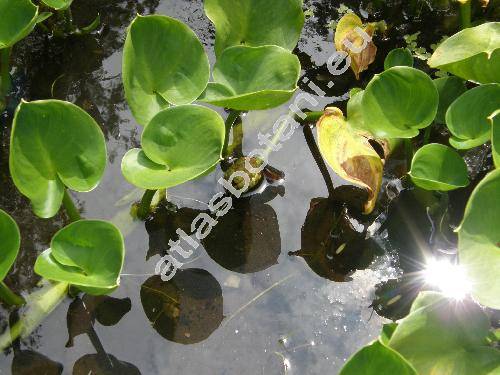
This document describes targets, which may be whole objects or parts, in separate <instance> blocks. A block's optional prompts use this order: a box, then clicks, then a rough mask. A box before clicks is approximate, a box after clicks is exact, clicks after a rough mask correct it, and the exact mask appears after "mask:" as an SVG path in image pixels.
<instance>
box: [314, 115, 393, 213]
mask: <svg viewBox="0 0 500 375" xmlns="http://www.w3.org/2000/svg"><path fill="white" fill-rule="evenodd" d="M317 128H318V142H319V149H320V151H321V154H322V155H323V157H324V158H325V160H326V161H327V163H328V164H329V165H330V167H332V168H333V170H334V171H335V173H337V174H338V175H339V176H340V177H342V178H343V179H345V180H347V181H349V182H351V183H353V184H354V185H356V186H358V187H361V188H363V189H366V190H367V191H368V202H366V204H365V207H364V212H365V213H370V212H372V211H373V209H374V207H375V203H376V201H377V197H378V193H379V191H380V186H381V184H382V174H383V169H384V164H383V162H382V159H381V158H380V156H379V155H378V154H377V152H376V151H375V150H374V149H373V147H372V146H371V145H370V142H369V139H368V138H366V137H364V136H362V135H360V134H359V133H356V132H355V131H354V130H353V129H352V128H351V127H350V126H349V124H348V123H347V122H346V121H345V119H344V116H343V115H342V112H341V111H340V110H339V109H338V108H329V109H327V111H326V112H325V115H324V116H323V117H322V118H321V119H320V120H319V121H318V124H317Z"/></svg>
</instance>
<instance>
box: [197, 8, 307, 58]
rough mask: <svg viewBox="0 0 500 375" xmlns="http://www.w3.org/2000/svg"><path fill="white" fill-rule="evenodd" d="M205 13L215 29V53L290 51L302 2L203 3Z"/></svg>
mask: <svg viewBox="0 0 500 375" xmlns="http://www.w3.org/2000/svg"><path fill="white" fill-rule="evenodd" d="M204 3H205V13H206V14H207V17H208V18H209V19H210V20H211V21H212V22H213V23H214V25H215V31H216V34H215V53H216V55H217V57H219V56H220V55H221V54H222V52H223V51H224V50H225V49H226V48H228V47H232V46H236V45H246V46H251V47H259V46H264V45H276V46H279V47H283V48H286V49H288V50H290V51H291V50H293V49H294V48H295V46H296V45H297V42H298V41H299V37H300V33H301V31H302V26H303V25H304V12H303V11H302V0H273V1H269V0H205V2H204Z"/></svg>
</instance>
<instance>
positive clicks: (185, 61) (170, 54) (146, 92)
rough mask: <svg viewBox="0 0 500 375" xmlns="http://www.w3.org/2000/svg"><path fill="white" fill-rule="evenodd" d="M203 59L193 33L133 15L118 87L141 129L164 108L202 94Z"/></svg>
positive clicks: (207, 71)
mask: <svg viewBox="0 0 500 375" xmlns="http://www.w3.org/2000/svg"><path fill="white" fill-rule="evenodd" d="M209 74H210V66H209V63H208V57H207V55H206V53H205V50H204V48H203V45H202V44H201V42H200V41H199V39H198V37H197V36H196V34H195V33H194V32H193V31H192V30H191V29H190V28H189V27H188V26H186V25H185V24H183V23H182V22H180V21H178V20H176V19H173V18H170V17H166V16H159V15H153V16H145V17H142V16H137V17H136V18H135V19H134V21H132V23H131V24H130V26H129V29H128V33H127V39H126V41H125V47H124V50H123V86H124V88H125V97H126V98H127V102H128V104H129V105H130V108H131V109H132V113H133V115H134V117H135V119H136V120H137V122H138V123H139V124H141V125H147V123H148V122H149V121H150V120H151V119H152V118H153V117H154V116H155V115H156V114H157V113H158V112H160V111H161V110H162V109H164V108H166V107H167V106H168V105H169V104H175V105H180V104H188V103H191V102H193V101H194V100H195V99H196V98H197V97H198V96H200V94H201V93H202V92H203V90H205V87H206V86H207V82H208V78H209Z"/></svg>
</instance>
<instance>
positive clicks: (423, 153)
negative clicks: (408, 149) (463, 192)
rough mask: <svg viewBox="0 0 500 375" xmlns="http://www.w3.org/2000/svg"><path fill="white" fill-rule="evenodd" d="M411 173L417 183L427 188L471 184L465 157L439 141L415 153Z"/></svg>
mask: <svg viewBox="0 0 500 375" xmlns="http://www.w3.org/2000/svg"><path fill="white" fill-rule="evenodd" d="M409 175H410V177H411V179H412V181H413V183H414V184H415V185H417V186H418V187H420V188H422V189H426V190H438V191H448V190H454V189H458V188H461V187H465V186H467V185H468V184H469V178H468V176H467V165H466V164H465V161H464V159H463V158H462V157H461V156H460V155H459V154H458V153H457V152H456V151H455V150H454V149H452V148H451V147H448V146H445V145H441V144H438V143H430V144H427V145H425V146H423V147H422V148H420V149H419V150H418V151H417V152H416V153H415V155H414V156H413V160H412V163H411V171H410V172H409Z"/></svg>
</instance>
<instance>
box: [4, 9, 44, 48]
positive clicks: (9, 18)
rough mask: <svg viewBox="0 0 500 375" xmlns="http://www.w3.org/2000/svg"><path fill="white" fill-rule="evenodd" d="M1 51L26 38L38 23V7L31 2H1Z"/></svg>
mask: <svg viewBox="0 0 500 375" xmlns="http://www.w3.org/2000/svg"><path fill="white" fill-rule="evenodd" d="M0 14H1V15H2V21H1V22H0V49H2V48H7V47H11V46H13V45H14V44H15V43H17V42H19V41H20V40H21V39H23V38H25V37H26V36H27V35H28V34H29V33H31V31H32V30H33V28H34V27H35V25H36V23H37V18H38V7H37V6H35V5H33V3H32V2H31V1H29V0H16V1H12V0H0Z"/></svg>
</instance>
